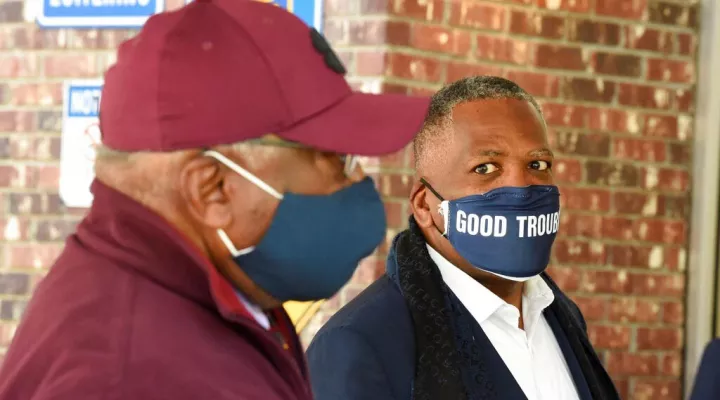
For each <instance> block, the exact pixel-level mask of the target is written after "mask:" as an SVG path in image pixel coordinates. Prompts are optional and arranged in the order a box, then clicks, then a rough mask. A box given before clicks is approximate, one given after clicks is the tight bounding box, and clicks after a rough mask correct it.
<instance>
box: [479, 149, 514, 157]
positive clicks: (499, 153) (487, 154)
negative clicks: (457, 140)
mask: <svg viewBox="0 0 720 400" xmlns="http://www.w3.org/2000/svg"><path fill="white" fill-rule="evenodd" d="M477 155H479V156H483V157H504V156H507V153H506V152H504V151H500V150H480V151H478V152H477Z"/></svg>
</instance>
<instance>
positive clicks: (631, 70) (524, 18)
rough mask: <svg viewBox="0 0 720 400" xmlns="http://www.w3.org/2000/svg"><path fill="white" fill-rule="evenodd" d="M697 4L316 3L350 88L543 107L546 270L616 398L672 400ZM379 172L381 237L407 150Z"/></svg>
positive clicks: (536, 0) (403, 190)
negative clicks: (555, 225) (584, 331)
mask: <svg viewBox="0 0 720 400" xmlns="http://www.w3.org/2000/svg"><path fill="white" fill-rule="evenodd" d="M695 3H697V2H694V1H684V2H683V1H672V2H670V1H667V2H663V1H652V0H506V1H472V0H445V1H443V0H395V1H383V0H372V1H370V0H368V1H358V0H330V1H327V3H326V4H327V5H326V14H327V15H326V17H327V19H326V21H327V22H326V33H327V34H328V35H329V37H330V38H331V39H332V41H333V43H335V45H336V47H337V48H338V50H339V51H340V52H341V53H342V55H343V57H344V58H345V60H347V62H348V65H349V66H350V71H351V72H352V75H353V77H352V79H351V80H352V81H353V82H354V83H355V84H356V85H357V87H360V88H366V89H370V90H373V89H379V88H381V89H382V90H384V91H388V92H402V93H406V92H409V93H428V92H432V91H434V90H436V89H437V88H439V87H440V86H441V85H442V84H443V83H445V82H449V81H452V80H455V79H458V78H461V77H463V76H466V75H468V74H494V75H502V76H505V77H507V78H509V79H512V80H514V81H516V82H518V83H519V84H520V85H522V86H523V87H524V88H526V89H527V90H529V91H530V92H532V93H533V94H534V95H535V96H537V97H538V99H539V100H540V101H541V103H542V105H543V109H544V111H545V116H546V119H547V121H548V124H549V126H550V138H551V142H552V144H553V146H554V148H555V149H556V150H557V152H558V153H559V154H560V157H559V158H560V160H559V162H556V164H555V166H554V168H555V176H556V180H557V182H558V184H559V185H560V186H561V187H562V194H563V196H562V200H563V214H562V227H561V231H560V232H561V235H560V236H559V237H558V240H557V242H556V245H555V249H554V256H553V262H552V268H551V271H552V274H553V276H554V277H555V279H556V280H557V281H558V283H559V284H560V285H561V287H562V288H564V289H565V290H566V291H567V292H568V293H570V294H571V295H572V297H573V298H574V299H575V300H576V301H577V302H578V304H579V305H580V307H581V308H582V309H583V311H584V313H585V317H586V319H587V320H588V323H589V334H590V337H591V339H592V341H593V342H594V344H595V346H596V348H597V350H598V351H599V353H600V354H601V357H602V359H603V360H604V362H605V365H607V367H608V369H609V370H610V372H611V373H612V375H613V377H614V379H615V381H616V383H617V386H618V388H619V389H620V391H621V394H622V397H623V398H624V399H625V398H627V399H638V400H640V399H653V400H658V399H679V398H681V374H682V372H683V371H682V347H683V322H684V315H685V314H684V309H683V297H684V293H685V287H686V283H685V264H686V245H687V230H688V225H687V222H688V215H689V200H690V199H689V184H690V176H689V168H690V148H691V142H692V137H693V132H692V126H693V117H694V115H693V113H694V111H693V100H694V83H695V64H694V60H695V53H696V48H697V40H698V37H697V18H698V9H697V7H695V6H691V4H695ZM378 46H381V47H380V48H378ZM378 164H379V165H378V168H379V170H380V171H381V173H380V174H379V184H380V185H379V186H380V188H381V190H382V192H383V194H384V195H385V196H386V199H387V205H388V212H389V214H388V223H389V225H390V227H391V229H390V232H389V235H388V239H390V238H391V237H392V235H393V234H394V233H396V232H397V231H399V230H401V229H403V227H404V226H405V225H406V220H405V215H406V214H407V212H408V207H407V205H406V197H407V195H408V191H409V189H410V185H411V184H412V181H411V180H410V179H409V176H411V173H412V170H411V166H412V164H411V154H410V151H409V150H406V151H404V152H401V153H399V154H396V155H394V156H392V157H388V158H385V159H382V160H381V161H380V162H379V163H378ZM375 165H376V163H374V164H373V167H375ZM383 254H384V251H383V249H380V251H379V255H378V257H377V258H376V259H372V260H368V262H367V264H366V265H365V266H363V267H362V268H363V269H361V271H359V273H358V275H357V276H356V278H357V279H356V280H355V281H353V282H352V283H351V284H350V285H349V289H348V290H347V291H346V292H344V293H342V294H341V295H340V296H338V299H335V300H333V301H331V302H330V303H329V304H328V305H326V308H325V310H323V311H322V312H321V313H323V315H319V316H318V318H317V320H316V321H315V324H314V325H312V326H311V327H310V329H311V331H310V332H308V333H307V336H310V335H311V334H312V329H316V328H317V327H318V326H319V325H320V324H321V323H322V321H323V320H324V319H325V318H327V317H328V316H329V315H330V314H331V313H332V312H333V311H334V308H335V307H336V306H337V305H338V304H340V303H343V302H345V301H347V299H348V298H349V297H352V296H353V295H354V294H355V293H356V292H357V291H358V290H360V289H361V288H362V287H364V285H365V284H366V283H367V281H368V280H370V279H372V278H371V277H369V275H370V273H369V271H371V270H372V269H373V268H376V267H379V268H382V267H383V265H382V256H383Z"/></svg>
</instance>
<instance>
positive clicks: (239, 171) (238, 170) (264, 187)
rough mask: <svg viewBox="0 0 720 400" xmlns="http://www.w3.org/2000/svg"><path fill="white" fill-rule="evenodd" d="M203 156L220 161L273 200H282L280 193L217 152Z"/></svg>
mask: <svg viewBox="0 0 720 400" xmlns="http://www.w3.org/2000/svg"><path fill="white" fill-rule="evenodd" d="M203 155H205V156H208V157H212V158H214V159H216V160H218V161H220V163H221V164H223V165H225V166H226V167H228V168H230V169H231V170H233V171H234V172H235V173H237V174H238V175H240V176H242V177H243V178H245V179H247V180H249V181H250V182H252V183H253V184H255V186H257V187H259V188H260V189H262V190H264V191H265V192H267V194H269V195H270V196H272V197H274V198H276V199H278V200H282V199H283V195H282V193H280V192H278V191H277V190H275V189H274V188H273V187H272V186H270V185H268V184H267V183H265V182H263V181H262V179H260V178H258V177H257V176H255V175H253V174H251V173H250V172H248V171H247V170H245V169H244V168H243V167H241V166H239V165H237V164H236V163H235V162H234V161H233V160H231V159H229V158H227V157H225V156H224V155H222V154H220V153H218V152H217V151H214V150H208V151H206V152H205V153H203Z"/></svg>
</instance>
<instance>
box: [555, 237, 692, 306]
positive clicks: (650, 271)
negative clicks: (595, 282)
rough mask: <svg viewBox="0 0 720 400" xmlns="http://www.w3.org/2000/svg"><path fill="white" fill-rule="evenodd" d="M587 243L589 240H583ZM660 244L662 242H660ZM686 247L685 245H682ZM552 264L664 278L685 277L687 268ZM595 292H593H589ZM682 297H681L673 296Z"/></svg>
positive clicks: (586, 269) (581, 269) (577, 268)
mask: <svg viewBox="0 0 720 400" xmlns="http://www.w3.org/2000/svg"><path fill="white" fill-rule="evenodd" d="M583 242H585V243H587V242H588V241H583ZM596 242H599V240H596ZM601 244H608V243H601ZM659 245H660V244H659ZM681 248H684V247H681ZM556 258H557V257H556V255H555V254H554V253H553V257H552V259H556ZM550 265H553V266H556V267H565V268H571V269H574V270H576V271H578V272H582V271H592V272H615V273H619V272H621V271H622V272H625V273H634V274H643V275H652V276H653V277H664V278H675V277H685V276H686V272H687V270H685V269H677V270H671V269H668V268H667V267H665V268H650V267H642V268H641V267H619V266H616V265H613V264H593V263H580V262H573V263H569V264H563V263H560V262H554V261H551V262H550ZM589 293H593V292H589ZM649 296H654V297H661V296H665V295H649ZM673 298H677V299H680V298H682V296H680V297H673Z"/></svg>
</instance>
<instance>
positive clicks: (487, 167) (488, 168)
mask: <svg viewBox="0 0 720 400" xmlns="http://www.w3.org/2000/svg"><path fill="white" fill-rule="evenodd" d="M497 170H498V167H497V166H496V165H495V164H491V163H485V164H480V165H478V166H477V167H475V173H478V174H480V175H486V174H491V173H493V172H495V171H497Z"/></svg>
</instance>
